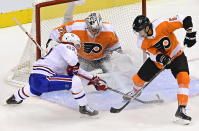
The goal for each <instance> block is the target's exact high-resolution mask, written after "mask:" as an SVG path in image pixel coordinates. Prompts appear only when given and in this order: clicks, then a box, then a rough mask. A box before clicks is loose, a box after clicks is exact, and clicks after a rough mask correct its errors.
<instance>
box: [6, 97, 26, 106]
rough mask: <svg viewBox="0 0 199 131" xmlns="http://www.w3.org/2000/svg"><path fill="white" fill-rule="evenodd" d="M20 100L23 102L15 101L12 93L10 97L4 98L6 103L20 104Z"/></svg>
mask: <svg viewBox="0 0 199 131" xmlns="http://www.w3.org/2000/svg"><path fill="white" fill-rule="evenodd" d="M22 102H23V100H20V101H16V99H15V96H14V95H12V96H11V97H10V98H8V99H7V100H6V103H7V104H21V103H22Z"/></svg>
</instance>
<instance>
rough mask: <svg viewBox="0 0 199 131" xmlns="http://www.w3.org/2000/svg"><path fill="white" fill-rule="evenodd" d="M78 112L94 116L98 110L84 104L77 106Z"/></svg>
mask: <svg viewBox="0 0 199 131" xmlns="http://www.w3.org/2000/svg"><path fill="white" fill-rule="evenodd" d="M79 112H80V113H81V114H86V115H88V116H95V115H97V114H99V112H98V111H96V110H94V109H92V108H90V107H89V106H88V105H86V106H79Z"/></svg>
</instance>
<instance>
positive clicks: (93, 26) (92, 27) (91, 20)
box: [85, 13, 102, 36]
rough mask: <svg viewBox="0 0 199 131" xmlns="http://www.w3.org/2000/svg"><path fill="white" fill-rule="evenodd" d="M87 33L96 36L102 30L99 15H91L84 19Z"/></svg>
mask: <svg viewBox="0 0 199 131" xmlns="http://www.w3.org/2000/svg"><path fill="white" fill-rule="evenodd" d="M85 21H86V25H87V29H88V31H89V32H90V33H91V34H92V35H94V36H95V35H97V34H99V32H100V31H101V29H102V17H101V15H100V14H99V13H91V14H90V15H89V16H88V17H87V18H85Z"/></svg>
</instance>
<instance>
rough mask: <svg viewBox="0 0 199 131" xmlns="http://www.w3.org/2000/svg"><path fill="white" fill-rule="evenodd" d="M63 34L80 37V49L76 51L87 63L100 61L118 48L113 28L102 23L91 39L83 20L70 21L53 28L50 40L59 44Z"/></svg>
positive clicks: (118, 44)
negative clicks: (67, 33) (97, 33)
mask: <svg viewBox="0 0 199 131" xmlns="http://www.w3.org/2000/svg"><path fill="white" fill-rule="evenodd" d="M65 32H70V33H74V34H76V35H78V36H79V37H80V39H81V48H80V49H78V55H79V56H80V57H82V58H84V59H86V60H89V61H92V60H98V59H101V58H103V57H105V56H106V55H107V54H108V52H109V51H112V50H115V49H117V48H119V47H120V43H119V40H118V37H117V35H116V34H115V32H114V30H113V27H112V26H111V25H110V24H109V23H107V22H103V26H102V29H101V32H100V33H99V35H97V36H96V37H92V35H91V34H89V32H88V31H87V26H86V23H85V20H76V21H70V22H68V23H66V24H64V25H62V26H59V27H57V28H55V29H54V30H53V31H52V33H51V35H50V39H52V40H55V41H57V42H60V38H62V35H63V34H64V33H65Z"/></svg>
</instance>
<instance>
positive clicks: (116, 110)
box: [110, 107, 121, 113]
mask: <svg viewBox="0 0 199 131" xmlns="http://www.w3.org/2000/svg"><path fill="white" fill-rule="evenodd" d="M120 111H121V110H120V109H116V108H114V107H111V109H110V112H111V113H119V112H120Z"/></svg>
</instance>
